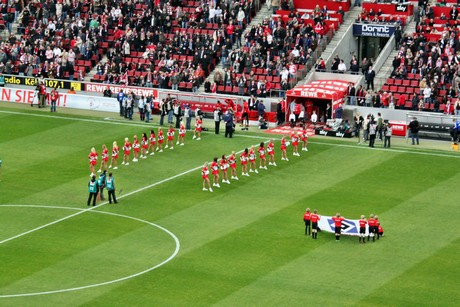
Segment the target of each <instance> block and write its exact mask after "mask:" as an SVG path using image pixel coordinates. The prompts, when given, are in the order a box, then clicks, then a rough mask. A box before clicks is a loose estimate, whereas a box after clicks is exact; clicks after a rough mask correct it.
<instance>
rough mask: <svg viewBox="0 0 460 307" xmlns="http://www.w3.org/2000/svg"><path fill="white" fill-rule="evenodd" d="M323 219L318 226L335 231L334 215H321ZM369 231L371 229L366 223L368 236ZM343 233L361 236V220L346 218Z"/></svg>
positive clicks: (323, 229)
mask: <svg viewBox="0 0 460 307" xmlns="http://www.w3.org/2000/svg"><path fill="white" fill-rule="evenodd" d="M320 217H321V219H320V220H319V221H318V227H319V228H320V229H321V231H327V232H331V233H334V232H335V224H334V221H333V220H332V218H333V217H332V216H326V215H321V216H320ZM368 233H369V229H368V227H367V225H366V236H367V235H368ZM342 234H343V235H348V236H359V220H349V219H345V220H343V221H342Z"/></svg>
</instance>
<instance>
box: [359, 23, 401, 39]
mask: <svg viewBox="0 0 460 307" xmlns="http://www.w3.org/2000/svg"><path fill="white" fill-rule="evenodd" d="M395 30H396V27H395V26H392V25H380V24H366V23H355V24H353V35H354V36H372V37H391V36H392V35H393V33H394V32H395Z"/></svg>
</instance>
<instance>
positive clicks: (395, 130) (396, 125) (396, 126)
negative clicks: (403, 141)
mask: <svg viewBox="0 0 460 307" xmlns="http://www.w3.org/2000/svg"><path fill="white" fill-rule="evenodd" d="M389 123H390V125H391V128H392V134H393V135H397V136H406V134H407V123H406V122H401V121H395V120H390V121H389Z"/></svg>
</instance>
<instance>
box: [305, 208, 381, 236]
mask: <svg viewBox="0 0 460 307" xmlns="http://www.w3.org/2000/svg"><path fill="white" fill-rule="evenodd" d="M331 219H332V221H333V222H334V233H335V240H336V241H339V240H340V235H341V233H342V222H343V221H344V220H345V218H344V217H343V216H341V215H340V213H337V214H336V215H335V216H333V217H332V218H331ZM320 220H321V216H319V215H318V211H317V210H316V209H315V210H313V213H311V212H310V208H307V209H306V210H305V213H304V215H303V221H304V223H305V235H311V236H312V238H313V239H317V238H318V229H319V228H318V221H320ZM310 227H311V231H310ZM366 227H368V235H367V241H370V238H371V237H372V241H373V242H375V238H377V240H379V239H380V237H383V227H382V225H381V224H380V221H379V217H378V215H375V216H374V214H371V215H370V216H369V220H366V217H365V216H364V215H361V218H360V219H359V243H360V244H364V243H366Z"/></svg>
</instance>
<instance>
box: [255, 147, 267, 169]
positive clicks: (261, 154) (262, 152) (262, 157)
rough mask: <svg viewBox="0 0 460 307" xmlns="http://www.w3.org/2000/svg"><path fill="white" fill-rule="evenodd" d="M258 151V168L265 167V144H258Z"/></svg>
mask: <svg viewBox="0 0 460 307" xmlns="http://www.w3.org/2000/svg"><path fill="white" fill-rule="evenodd" d="M257 152H258V153H259V159H260V160H259V161H260V162H259V168H262V169H267V158H266V157H265V144H264V142H261V143H260V145H259V149H257Z"/></svg>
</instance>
